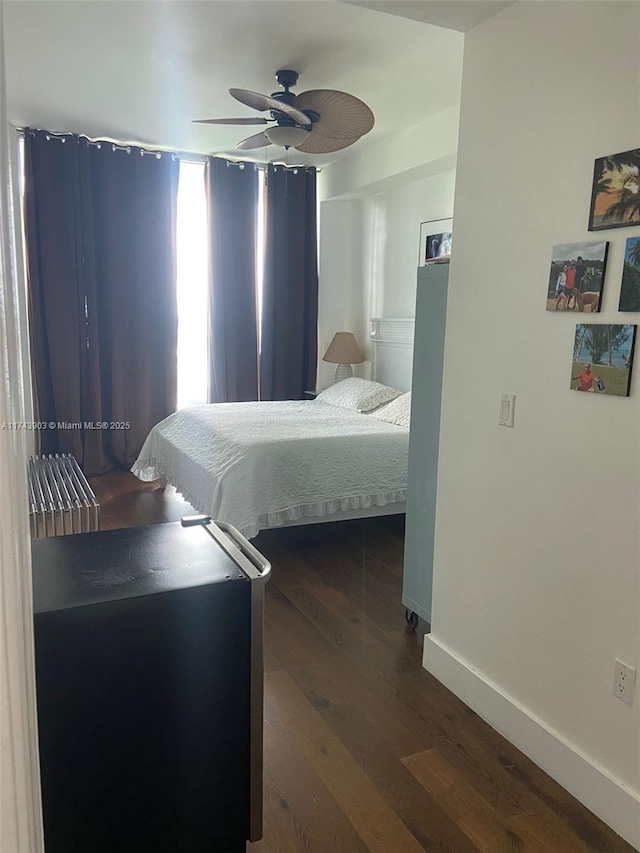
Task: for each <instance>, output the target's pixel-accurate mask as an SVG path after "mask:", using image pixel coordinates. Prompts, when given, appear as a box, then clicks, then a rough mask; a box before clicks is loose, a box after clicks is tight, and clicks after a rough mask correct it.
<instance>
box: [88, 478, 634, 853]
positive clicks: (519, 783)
mask: <svg viewBox="0 0 640 853" xmlns="http://www.w3.org/2000/svg"><path fill="white" fill-rule="evenodd" d="M92 485H93V488H94V490H95V491H96V494H97V496H98V500H99V501H100V504H101V522H102V527H103V529H107V528H113V527H126V526H131V525H138V524H155V523H159V522H165V521H174V520H177V519H179V518H180V516H181V515H183V514H185V513H189V512H192V511H193V510H192V509H191V507H190V506H189V504H186V503H185V502H184V501H183V500H182V499H181V498H180V496H179V495H176V493H175V491H174V490H173V489H171V488H168V489H166V490H164V491H161V490H157V489H156V488H155V487H154V486H153V484H142V483H139V482H138V481H137V480H135V478H134V477H133V476H132V475H130V474H128V473H117V474H108V475H105V476H103V477H98V478H95V479H93V480H92ZM254 544H255V545H256V546H257V547H258V548H259V549H260V550H261V551H262V552H263V553H264V554H265V556H266V557H267V558H268V559H269V560H270V561H271V563H272V565H273V573H272V578H271V581H270V583H269V584H268V587H267V597H266V651H265V659H266V674H265V679H266V690H265V704H266V707H265V780H264V781H265V826H264V838H263V840H262V841H260V842H256V843H253V844H249V845H248V848H247V849H248V851H250V853H367V851H369V852H370V853H420V851H429V853H479V851H482V853H587V851H591V853H633V849H632V848H631V847H630V846H629V845H628V844H626V843H625V842H624V841H622V839H620V838H619V837H618V836H617V835H616V834H615V833H614V832H612V830H611V829H609V828H608V827H607V826H605V824H603V823H602V822H601V821H600V820H598V819H597V818H596V817H595V816H594V815H593V814H591V813H590V812H589V811H587V810H586V809H585V808H584V807H583V806H582V805H580V803H578V802H577V800H575V799H574V798H573V797H572V796H570V795H569V794H568V793H567V792H566V791H564V790H563V789H562V788H561V787H560V786H559V785H557V784H556V783H555V782H554V781H553V780H552V779H550V778H549V777H548V776H547V775H546V774H545V773H543V772H542V770H540V769H539V768H538V767H536V765H535V764H533V763H532V762H531V761H529V759H528V758H526V757H525V756H524V755H523V754H522V753H521V752H519V751H518V750H517V749H515V748H514V747H513V746H511V745H510V744H509V743H508V742H507V741H506V740H504V738H502V737H501V736H500V735H499V734H497V732H495V731H494V730H493V729H491V728H490V727H489V726H488V725H487V724H486V723H484V722H483V721H482V720H481V719H480V718H479V717H478V716H477V715H476V714H475V713H474V712H473V711H471V710H470V709H469V708H468V707H467V706H466V705H464V704H463V703H462V702H460V700H459V699H457V698H456V697H455V696H454V695H453V694H452V693H450V692H449V691H448V690H447V689H446V688H445V687H443V686H442V685H441V684H440V683H439V682H438V681H436V679H435V678H433V677H432V676H431V675H430V674H429V673H428V672H426V671H425V670H424V669H423V668H422V666H421V651H422V634H420V633H415V632H413V631H410V630H409V629H407V628H406V627H405V622H404V610H403V607H402V605H401V603H400V595H401V575H402V546H403V533H402V527H401V524H399V523H398V519H393V518H387V519H378V520H373V519H372V520H368V521H356V522H342V523H333V524H318V525H311V526H308V527H299V528H289V529H286V530H273V531H266V532H263V533H261V534H260V535H259V536H258V537H257V538H256V539H255V540H254ZM423 627H424V626H423ZM220 853H223V851H220Z"/></svg>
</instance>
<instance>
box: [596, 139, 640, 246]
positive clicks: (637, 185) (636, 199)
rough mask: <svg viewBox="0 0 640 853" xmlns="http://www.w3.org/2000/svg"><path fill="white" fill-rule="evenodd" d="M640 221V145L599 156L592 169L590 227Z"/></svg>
mask: <svg viewBox="0 0 640 853" xmlns="http://www.w3.org/2000/svg"><path fill="white" fill-rule="evenodd" d="M629 225H640V148H634V149H633V150H632V151H622V152H621V153H620V154H609V155H608V156H607V157H599V158H598V159H597V160H596V162H595V166H594V169H593V184H592V187H591V212H590V214H589V231H602V230H604V229H605V228H626V227H627V226H629Z"/></svg>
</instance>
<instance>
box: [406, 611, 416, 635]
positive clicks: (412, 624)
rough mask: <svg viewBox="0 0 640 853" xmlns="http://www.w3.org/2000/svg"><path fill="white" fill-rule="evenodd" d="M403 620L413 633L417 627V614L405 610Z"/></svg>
mask: <svg viewBox="0 0 640 853" xmlns="http://www.w3.org/2000/svg"><path fill="white" fill-rule="evenodd" d="M404 618H405V620H406V623H407V625H408V626H409V628H411V629H412V630H414V631H415V630H416V628H417V627H418V614H417V613H414V612H413V610H408V609H407V610H405V614H404Z"/></svg>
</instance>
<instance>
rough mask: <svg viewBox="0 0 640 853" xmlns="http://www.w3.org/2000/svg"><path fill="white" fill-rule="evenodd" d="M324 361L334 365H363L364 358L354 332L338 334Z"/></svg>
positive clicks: (324, 356) (334, 337)
mask: <svg viewBox="0 0 640 853" xmlns="http://www.w3.org/2000/svg"><path fill="white" fill-rule="evenodd" d="M322 360H323V361H330V362H331V363H332V364H361V363H362V362H363V361H364V358H363V356H362V353H361V351H360V347H359V346H358V342H357V341H356V337H355V335H354V334H353V332H336V333H335V335H334V336H333V340H332V341H331V343H330V344H329V346H328V347H327V351H326V352H325V354H324V355H323V356H322Z"/></svg>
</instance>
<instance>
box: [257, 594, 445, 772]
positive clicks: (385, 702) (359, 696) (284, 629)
mask: <svg viewBox="0 0 640 853" xmlns="http://www.w3.org/2000/svg"><path fill="white" fill-rule="evenodd" d="M266 637H267V643H268V644H269V646H270V647H271V648H274V649H275V652H276V655H277V657H278V660H280V662H281V663H282V665H283V667H285V668H286V669H288V670H289V671H294V670H297V669H298V670H304V669H309V668H311V667H315V668H316V669H318V671H319V672H322V673H325V674H326V675H327V676H329V677H330V678H332V679H333V680H334V681H335V683H336V684H337V685H338V686H339V687H340V688H341V689H342V690H343V691H344V693H345V694H346V695H347V696H348V697H349V698H350V699H352V700H353V701H355V702H357V703H358V704H359V706H360V707H364V708H365V709H367V713H368V714H370V715H372V716H377V717H378V718H379V719H380V720H381V721H383V722H384V725H386V726H387V728H388V730H389V731H392V732H393V734H394V739H395V742H397V744H398V750H399V751H398V755H406V754H407V753H409V752H417V751H418V750H420V749H422V748H424V747H425V745H428V744H430V743H431V734H430V728H429V727H428V726H426V725H424V722H423V721H422V720H420V719H418V718H416V716H415V714H413V713H411V712H410V711H407V709H406V707H405V706H404V705H403V704H402V703H398V702H397V701H396V699H395V691H394V689H393V688H389V687H388V685H386V684H385V683H384V682H381V681H380V679H378V678H376V677H375V676H373V675H371V674H370V673H368V672H367V671H366V670H365V671H364V672H363V671H362V670H361V669H358V668H353V667H345V666H344V662H343V660H342V657H343V652H342V650H341V649H338V648H337V647H332V646H331V644H330V643H329V642H328V641H327V640H326V639H325V638H324V637H323V636H322V635H321V634H320V633H319V632H318V630H317V629H316V628H315V626H313V625H312V624H311V623H310V622H309V621H308V620H307V619H306V618H305V617H304V616H303V615H302V614H301V613H300V612H299V611H298V610H297V609H296V608H295V607H294V606H293V605H292V604H291V603H290V602H288V601H287V600H286V599H285V598H284V596H283V595H282V594H281V593H280V592H279V591H278V590H276V589H274V588H271V589H269V590H268V592H267V608H266ZM292 637H295V638H296V640H295V642H292Z"/></svg>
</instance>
